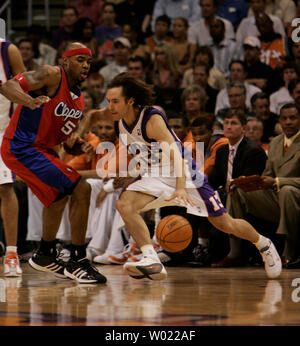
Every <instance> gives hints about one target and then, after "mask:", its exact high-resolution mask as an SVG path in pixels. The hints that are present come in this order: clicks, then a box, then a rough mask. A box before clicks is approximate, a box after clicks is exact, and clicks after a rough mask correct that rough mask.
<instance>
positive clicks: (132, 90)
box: [108, 72, 155, 107]
mask: <svg viewBox="0 0 300 346" xmlns="http://www.w3.org/2000/svg"><path fill="white" fill-rule="evenodd" d="M118 87H122V88H123V96H124V97H125V99H126V100H128V99H130V98H131V97H132V98H133V99H134V105H133V106H134V107H135V106H143V107H144V106H152V105H153V104H154V100H155V96H154V91H153V88H152V86H151V85H149V84H147V83H145V82H143V81H142V80H140V79H138V78H136V77H133V76H132V75H130V74H129V73H128V72H123V73H120V74H118V75H117V76H116V77H115V78H113V80H112V81H111V82H110V83H109V84H108V89H112V88H118Z"/></svg>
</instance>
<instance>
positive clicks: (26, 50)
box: [18, 38, 39, 71]
mask: <svg viewBox="0 0 300 346" xmlns="http://www.w3.org/2000/svg"><path fill="white" fill-rule="evenodd" d="M18 48H19V50H20V53H21V55H22V60H23V63H24V65H25V68H26V71H35V70H36V69H37V68H38V67H39V65H38V64H37V63H36V62H34V59H33V58H34V49H33V43H32V41H31V40H29V39H28V38H23V39H21V40H20V41H19V42H18Z"/></svg>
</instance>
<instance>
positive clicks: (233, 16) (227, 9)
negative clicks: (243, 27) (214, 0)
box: [216, 0, 248, 31]
mask: <svg viewBox="0 0 300 346" xmlns="http://www.w3.org/2000/svg"><path fill="white" fill-rule="evenodd" d="M247 3H248V1H245V0H222V1H218V8H217V12H216V15H217V16H219V17H221V18H225V19H227V20H228V21H230V22H231V24H232V26H233V28H234V30H235V31H236V29H237V27H238V25H239V24H240V22H241V20H242V19H244V18H245V17H247V13H248V6H247V5H248V4H247Z"/></svg>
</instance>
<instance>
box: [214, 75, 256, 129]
mask: <svg viewBox="0 0 300 346" xmlns="http://www.w3.org/2000/svg"><path fill="white" fill-rule="evenodd" d="M227 90H228V98H229V104H230V106H229V107H225V108H222V109H220V110H219V111H218V112H217V114H216V119H215V122H214V128H215V130H217V129H220V130H222V129H223V122H224V118H225V115H226V114H227V113H228V111H229V110H230V109H235V110H237V109H240V110H242V111H243V113H245V114H246V116H251V112H250V109H249V107H248V106H247V105H246V87H245V85H244V83H241V82H231V83H230V84H229V85H228V87H227Z"/></svg>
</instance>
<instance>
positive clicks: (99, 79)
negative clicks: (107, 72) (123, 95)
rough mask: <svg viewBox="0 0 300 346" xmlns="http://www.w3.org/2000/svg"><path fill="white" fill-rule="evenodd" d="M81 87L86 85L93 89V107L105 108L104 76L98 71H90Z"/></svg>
mask: <svg viewBox="0 0 300 346" xmlns="http://www.w3.org/2000/svg"><path fill="white" fill-rule="evenodd" d="M81 85H82V87H83V86H85V87H88V88H89V89H92V90H93V94H94V95H96V107H94V108H100V109H101V108H105V107H106V106H107V100H106V98H105V93H104V77H103V76H102V75H101V74H100V73H99V72H92V73H90V74H89V76H88V78H87V79H86V80H85V82H84V83H82V84H81Z"/></svg>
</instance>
